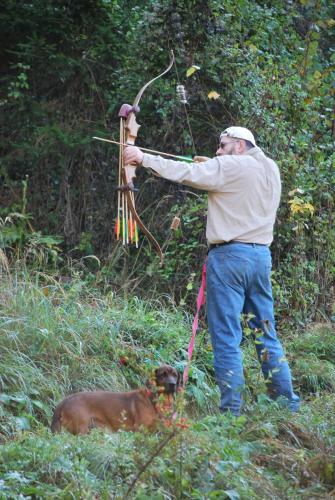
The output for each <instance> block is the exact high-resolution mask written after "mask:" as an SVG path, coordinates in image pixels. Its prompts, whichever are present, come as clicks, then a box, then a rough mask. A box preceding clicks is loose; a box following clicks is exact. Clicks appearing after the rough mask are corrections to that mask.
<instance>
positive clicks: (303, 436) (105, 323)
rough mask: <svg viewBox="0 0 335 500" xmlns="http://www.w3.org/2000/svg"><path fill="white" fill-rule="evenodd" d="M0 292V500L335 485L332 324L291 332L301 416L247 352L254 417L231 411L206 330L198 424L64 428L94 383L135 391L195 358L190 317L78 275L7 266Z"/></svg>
mask: <svg viewBox="0 0 335 500" xmlns="http://www.w3.org/2000/svg"><path fill="white" fill-rule="evenodd" d="M0 286H1V290H0V334H1V340H0V344H1V345H0V393H1V394H0V440H1V449H0V498H1V499H7V498H8V499H13V498H18V499H19V498H64V499H67V498H78V499H79V498H80V499H82V498H84V499H85V498H87V499H92V498H102V499H110V498H120V499H121V498H136V499H144V498H146V499H147V498H152V499H170V498H171V499H174V498H192V499H202V498H203V499H225V498H228V499H229V498H230V499H233V500H236V499H246V498H248V499H249V498H250V499H256V498H257V499H268V498H273V499H287V498H288V499H300V498H301V499H307V498H308V499H311V498H331V497H332V496H334V494H335V446H334V443H335V396H334V384H335V383H334V380H335V377H334V370H335V366H334V342H333V338H334V337H333V336H334V331H333V329H332V327H331V325H327V324H326V325H315V326H314V327H311V328H309V329H306V330H305V331H303V332H301V331H300V332H297V333H296V334H292V335H291V336H290V339H287V342H286V350H287V355H288V358H289V360H290V364H291V366H292V370H293V374H294V378H295V386H296V387H297V388H298V391H299V392H300V394H301V395H302V397H303V404H302V408H301V411H300V412H299V413H298V414H296V415H292V414H290V413H288V412H287V411H286V410H285V409H283V408H281V407H279V406H278V405H276V404H275V403H273V402H271V401H270V400H269V399H268V398H267V397H266V395H265V393H264V389H265V386H264V382H263V380H262V378H261V376H260V371H259V369H258V367H257V365H256V363H255V353H254V347H253V345H251V343H250V342H248V343H247V344H246V346H245V348H244V350H245V368H246V375H247V390H246V394H245V398H246V405H245V414H244V415H243V416H241V417H239V418H237V419H236V418H233V417H231V416H230V415H220V414H218V411H217V403H218V392H217V389H216V387H215V384H214V382H213V372H212V365H211V364H212V352H211V349H210V345H209V344H208V341H207V337H204V336H203V334H199V335H198V339H197V346H196V349H195V361H194V363H193V365H192V369H191V372H190V380H189V384H188V386H187V391H186V394H185V395H184V396H181V400H180V403H179V404H180V412H181V415H183V417H184V418H186V422H187V425H186V428H184V427H180V426H178V425H176V424H174V425H172V426H171V427H170V428H162V429H160V430H159V431H158V432H156V433H153V434H148V433H146V432H143V433H142V432H139V433H127V432H124V431H120V432H118V433H115V434H106V433H103V432H98V431H94V432H92V433H91V434H90V435H88V436H79V437H76V436H71V435H69V434H66V433H64V434H63V433H62V434H58V435H52V434H51V433H50V431H49V423H50V420H51V416H52V411H53V408H54V406H55V404H56V402H58V401H59V400H60V399H61V398H62V397H63V396H64V395H65V394H68V393H69V392H73V391H77V390H82V389H96V388H102V389H113V390H128V389H129V388H132V387H138V386H139V385H142V384H143V383H144V382H145V380H146V379H147V378H150V377H151V373H152V371H153V369H154V368H155V367H157V365H158V364H160V363H161V362H167V363H170V364H172V365H174V366H176V367H178V368H179V369H180V370H182V369H183V367H184V366H185V363H186V349H187V345H188V341H189V336H190V319H189V318H188V317H187V316H186V315H185V314H183V313H182V312H181V311H178V310H175V309H173V308H171V309H170V310H169V309H167V308H166V307H163V305H162V304H161V303H160V302H159V300H156V301H155V302H151V303H148V302H145V301H140V300H138V299H137V298H132V299H131V300H128V301H124V300H121V299H119V298H117V297H114V296H112V295H111V294H109V295H106V296H103V295H101V294H100V293H99V292H97V291H92V290H91V289H88V288H87V287H86V286H85V283H84V282H82V281H80V280H79V279H74V280H72V281H69V282H67V283H66V284H62V283H61V282H57V281H56V280H55V279H54V278H51V277H48V276H47V275H45V274H44V275H42V274H30V275H28V274H22V275H20V274H17V275H16V276H9V275H8V273H7V274H6V276H3V279H2V280H1V285H0Z"/></svg>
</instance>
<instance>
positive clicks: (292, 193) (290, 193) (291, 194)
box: [288, 188, 305, 196]
mask: <svg viewBox="0 0 335 500" xmlns="http://www.w3.org/2000/svg"><path fill="white" fill-rule="evenodd" d="M304 192H305V191H304V190H303V189H300V188H295V189H292V191H290V192H289V193H288V195H289V196H293V195H295V193H299V194H304Z"/></svg>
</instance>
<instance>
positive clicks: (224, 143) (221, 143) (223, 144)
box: [219, 141, 237, 149]
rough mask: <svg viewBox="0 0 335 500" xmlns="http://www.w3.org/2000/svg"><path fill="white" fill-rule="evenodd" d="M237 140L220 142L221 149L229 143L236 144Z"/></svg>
mask: <svg viewBox="0 0 335 500" xmlns="http://www.w3.org/2000/svg"><path fill="white" fill-rule="evenodd" d="M235 142H237V141H229V142H220V144H219V149H224V148H225V147H226V146H227V145H228V144H234V143H235Z"/></svg>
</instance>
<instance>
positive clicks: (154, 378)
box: [145, 368, 158, 389]
mask: <svg viewBox="0 0 335 500" xmlns="http://www.w3.org/2000/svg"><path fill="white" fill-rule="evenodd" d="M157 370H158V368H156V370H153V371H152V375H151V377H150V378H149V379H148V380H147V381H146V382H145V387H148V389H152V387H155V386H156V385H157Z"/></svg>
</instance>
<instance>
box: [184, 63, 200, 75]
mask: <svg viewBox="0 0 335 500" xmlns="http://www.w3.org/2000/svg"><path fill="white" fill-rule="evenodd" d="M199 69H200V66H195V64H193V66H191V67H190V68H188V70H187V71H186V76H187V78H188V77H189V76H192V75H193V73H195V72H196V71H199Z"/></svg>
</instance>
